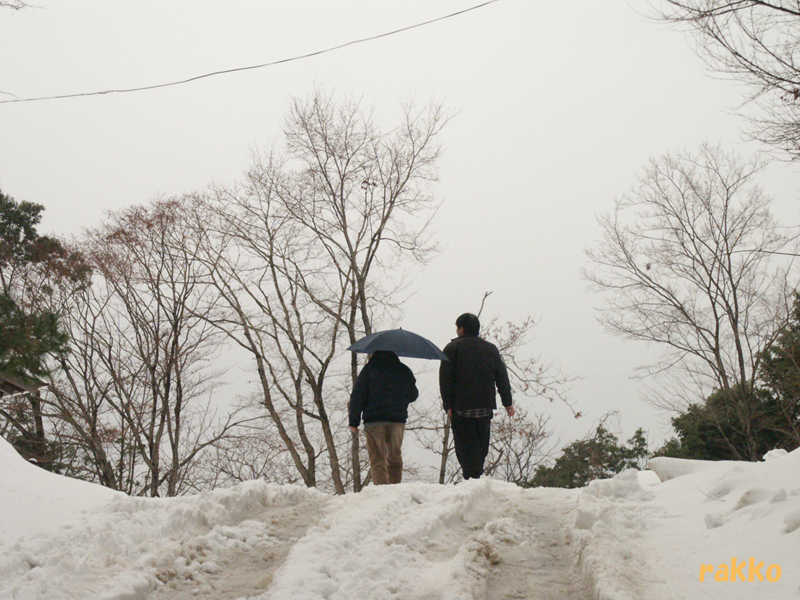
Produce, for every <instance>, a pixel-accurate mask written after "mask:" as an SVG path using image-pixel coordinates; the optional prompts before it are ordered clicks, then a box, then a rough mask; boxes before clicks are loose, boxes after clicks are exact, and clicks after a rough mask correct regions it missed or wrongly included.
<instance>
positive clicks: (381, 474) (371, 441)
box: [364, 423, 406, 485]
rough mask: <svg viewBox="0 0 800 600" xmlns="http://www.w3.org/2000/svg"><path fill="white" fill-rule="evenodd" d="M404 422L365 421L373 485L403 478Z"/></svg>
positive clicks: (395, 481) (396, 481)
mask: <svg viewBox="0 0 800 600" xmlns="http://www.w3.org/2000/svg"><path fill="white" fill-rule="evenodd" d="M405 429H406V424H405V423H374V424H373V423H367V424H365V425H364V431H365V432H366V435H367V453H368V454H369V464H370V466H371V467H372V482H373V483H374V484H375V485H384V484H386V483H400V481H401V480H402V479H403V433H404V432H405Z"/></svg>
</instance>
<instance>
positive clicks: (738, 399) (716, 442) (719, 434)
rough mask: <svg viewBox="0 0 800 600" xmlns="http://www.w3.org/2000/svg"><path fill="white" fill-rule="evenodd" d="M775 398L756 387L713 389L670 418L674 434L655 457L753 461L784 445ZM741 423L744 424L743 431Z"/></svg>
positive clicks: (784, 439)
mask: <svg viewBox="0 0 800 600" xmlns="http://www.w3.org/2000/svg"><path fill="white" fill-rule="evenodd" d="M781 420H782V419H781V414H780V410H779V408H778V403H777V401H776V399H775V397H774V396H773V395H772V394H770V393H769V392H768V391H767V390H763V389H759V388H756V389H755V390H754V392H753V393H752V394H748V393H744V392H743V391H742V390H741V389H738V388H737V389H734V390H731V391H730V392H727V393H726V392H723V391H719V390H718V391H715V392H714V393H712V394H711V395H710V396H709V397H708V398H706V400H705V402H703V404H691V405H690V406H689V407H688V408H687V409H686V410H685V411H683V412H682V413H680V414H679V415H678V416H676V417H674V418H673V419H672V426H673V428H674V429H675V432H676V433H677V437H675V438H673V439H671V440H669V441H668V442H667V443H666V444H665V445H664V446H662V447H661V448H659V449H658V450H657V451H656V452H655V456H671V457H675V458H693V459H699V460H747V459H749V458H752V459H753V460H757V459H759V458H760V457H761V456H763V455H764V454H765V453H766V452H768V451H769V450H772V449H773V448H788V446H787V441H788V439H787V437H786V436H785V435H784V434H783V433H782V432H781V429H782V427H781ZM742 423H747V424H748V431H744V430H743V428H742V425H741V424H742Z"/></svg>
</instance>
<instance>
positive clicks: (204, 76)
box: [0, 0, 500, 104]
mask: <svg viewBox="0 0 800 600" xmlns="http://www.w3.org/2000/svg"><path fill="white" fill-rule="evenodd" d="M497 2H500V0H486V1H485V2H481V3H479V4H474V5H472V6H469V7H467V8H463V9H461V10H457V11H455V12H451V13H448V14H446V15H441V16H439V17H434V18H432V19H427V20H425V21H420V22H418V23H414V24H413V25H406V26H405V27H400V28H398V29H393V30H391V31H386V32H384V33H379V34H376V35H371V36H368V37H363V38H359V39H355V40H350V41H349V42H344V43H341V44H336V45H335V46H329V47H327V48H322V49H319V50H313V51H311V52H306V53H304V54H298V55H297V56H291V57H288V58H280V59H277V60H272V61H269V62H265V63H260V64H257V65H247V66H242V67H231V68H229V69H220V70H218V71H211V72H208V73H202V74H200V75H194V76H192V77H187V78H185V79H179V80H176V81H167V82H163V83H153V84H149V85H143V86H139V87H129V88H116V89H108V90H97V91H91V92H75V93H69V94H54V95H52V96H34V97H28V98H16V97H15V98H10V99H4V100H0V104H13V103H21V102H41V101H44V100H65V99H68V98H83V97H86V96H104V95H106V94H127V93H130V92H143V91H147V90H155V89H158V88H165V87H171V86H176V85H185V84H187V83H192V82H194V81H199V80H200V79H207V78H209V77H217V76H219V75H226V74H229V73H238V72H240V71H250V70H254V69H264V68H266V67H272V66H275V65H280V64H284V63H289V62H295V61H298V60H303V59H306V58H311V57H314V56H320V55H321V54H327V53H328V52H334V51H336V50H341V49H342V48H347V47H348V46H355V45H357V44H363V43H366V42H371V41H375V40H378V39H381V38H385V37H389V36H392V35H397V34H398V33H404V32H406V31H411V30H412V29H418V28H420V27H424V26H426V25H431V24H433V23H438V22H439V21H444V20H446V19H452V18H453V17H458V16H460V15H463V14H466V13H468V12H472V11H475V10H478V9H481V8H485V7H487V6H489V5H490V4H495V3H497Z"/></svg>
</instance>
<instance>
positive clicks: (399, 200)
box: [196, 94, 444, 493]
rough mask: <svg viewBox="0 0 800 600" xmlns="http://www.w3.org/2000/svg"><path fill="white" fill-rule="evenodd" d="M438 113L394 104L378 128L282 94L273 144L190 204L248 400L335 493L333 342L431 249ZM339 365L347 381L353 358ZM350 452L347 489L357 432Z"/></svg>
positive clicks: (355, 113) (351, 107)
mask: <svg viewBox="0 0 800 600" xmlns="http://www.w3.org/2000/svg"><path fill="white" fill-rule="evenodd" d="M443 122H444V121H443V119H442V116H441V111H440V110H439V109H437V108H434V109H431V110H429V111H427V112H424V113H415V112H413V111H412V110H407V111H406V112H405V113H404V117H403V120H402V122H401V124H400V126H399V127H397V128H396V129H394V130H392V131H389V132H385V131H381V130H379V129H378V128H377V127H376V126H375V125H374V124H373V123H372V121H371V119H370V118H369V116H368V115H366V114H365V112H364V111H363V109H362V108H361V107H360V106H359V105H358V104H357V103H353V102H345V103H342V104H339V105H337V104H335V103H334V102H333V101H332V99H331V98H328V97H324V96H322V95H320V94H316V95H314V96H313V97H312V98H311V99H310V100H309V101H307V102H303V101H295V102H294V103H293V105H292V110H291V111H290V114H289V117H288V118H287V122H286V126H285V131H284V133H285V138H286V151H285V153H284V154H283V155H280V156H279V155H272V156H270V157H268V158H266V159H261V160H258V161H256V163H255V164H254V165H253V167H252V169H251V170H250V172H249V173H248V177H247V181H246V184H245V185H244V186H242V187H240V188H238V189H231V190H219V191H217V193H216V194H215V195H214V198H212V199H211V200H209V201H206V202H205V203H204V204H203V203H201V204H202V207H201V208H198V215H199V216H198V218H197V219H196V223H197V226H198V229H199V230H200V231H201V232H202V233H201V234H200V237H202V238H203V239H204V240H206V248H207V250H206V252H205V258H204V260H205V264H206V266H207V268H208V269H209V281H210V282H211V284H212V285H213V286H214V287H215V288H216V289H217V290H218V291H219V293H220V294H221V296H222V297H223V298H224V300H225V303H226V307H227V308H226V314H225V316H224V317H223V318H217V319H215V320H214V322H215V323H216V325H217V326H218V327H221V328H222V329H223V330H224V332H225V334H226V335H228V336H229V337H230V338H231V339H233V340H234V341H235V342H236V343H237V344H239V345H240V346H241V347H242V348H244V349H246V350H247V351H248V352H249V353H250V354H251V355H252V356H253V358H254V361H255V363H256V369H257V371H258V373H259V386H260V388H261V403H262V405H263V406H264V407H265V408H266V410H267V413H268V414H269V416H270V419H271V420H272V422H273V425H274V426H275V427H276V430H277V432H278V435H279V436H280V438H281V439H282V440H283V443H284V445H285V446H286V449H287V451H288V453H289V455H290V456H291V458H292V461H293V463H294V465H295V468H296V469H297V471H298V473H299V474H300V476H301V479H302V480H303V481H304V482H305V483H306V485H309V486H316V485H317V483H318V479H317V467H318V464H317V460H318V457H320V458H322V459H324V463H325V464H326V467H327V471H328V477H329V481H330V483H331V485H332V488H333V489H334V491H336V492H337V493H344V491H345V477H343V469H342V465H341V463H342V460H341V456H342V455H343V453H346V452H347V449H346V448H348V447H349V446H350V444H349V443H348V442H346V441H343V439H342V438H343V435H342V434H344V436H349V432H348V430H347V428H346V427H345V425H346V423H345V419H343V418H342V416H343V413H344V410H345V408H346V401H345V398H346V392H345V390H346V389H348V387H349V386H346V385H343V384H342V381H341V378H342V376H345V375H346V372H345V371H344V365H343V364H342V363H341V361H339V360H338V359H339V357H340V356H341V355H342V353H343V349H344V346H345V343H352V342H354V341H355V340H356V339H357V338H358V337H361V336H362V335H365V334H368V333H371V332H372V326H373V325H372V324H373V322H374V320H375V319H376V318H378V319H380V318H383V317H385V316H386V315H388V314H391V312H392V309H393V308H394V305H395V302H396V300H394V298H395V297H396V294H397V291H398V289H399V287H400V285H401V283H402V281H401V280H400V279H398V278H397V277H396V276H394V274H395V273H397V272H398V270H396V269H394V268H390V267H396V266H397V264H398V263H401V262H402V261H403V260H404V259H411V260H416V261H421V260H424V258H425V257H426V256H427V255H428V254H429V253H430V251H431V246H430V245H429V244H428V243H427V241H426V237H425V231H426V228H427V225H428V222H429V219H430V217H431V215H432V212H433V209H434V208H435V205H434V204H433V200H432V198H431V196H430V194H429V191H428V190H429V185H430V183H431V182H432V181H433V180H434V179H435V163H436V159H437V157H438V148H437V147H436V145H435V139H436V137H437V135H438V133H439V132H440V130H441V127H442V125H443ZM198 206H200V205H198ZM209 215H213V217H209ZM349 375H350V382H351V383H352V382H353V381H354V380H355V377H356V375H357V363H356V358H355V356H353V357H352V358H351V360H350V369H349ZM332 389H333V390H335V391H336V392H338V393H339V394H341V396H342V397H340V399H339V401H338V402H336V401H331V400H330V398H329V395H330V394H331V390H332ZM285 406H288V407H289V408H290V409H291V419H289V420H287V419H286V418H285V415H286V413H285V412H284V411H283V410H282V408H283V407H285ZM320 444H321V445H322V447H324V450H325V451H324V453H322V454H320V452H319V447H320ZM352 448H354V451H352V452H351V465H350V476H349V479H351V481H352V484H353V489H354V490H356V491H357V490H358V489H360V488H361V486H362V485H363V483H364V482H363V481H362V477H361V464H362V462H363V457H362V456H361V454H362V453H360V452H359V451H358V446H357V438H355V439H353V440H352Z"/></svg>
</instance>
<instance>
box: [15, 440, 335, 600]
mask: <svg viewBox="0 0 800 600" xmlns="http://www.w3.org/2000/svg"><path fill="white" fill-rule="evenodd" d="M9 448H10V447H9V445H8V444H7V443H5V442H3V441H0V471H2V473H3V480H2V482H0V518H2V521H1V523H2V527H3V531H4V532H5V531H11V532H14V533H15V534H18V535H9V536H8V537H6V535H4V536H3V538H2V541H0V598H14V599H15V600H33V599H40V598H41V599H44V598H47V599H48V600H58V599H61V598H65V599H66V598H97V599H100V600H140V599H142V600H143V599H145V598H147V597H148V595H149V594H150V593H151V592H152V591H153V590H154V589H156V587H158V586H159V583H161V584H164V583H167V582H169V581H170V580H173V579H185V580H191V581H193V582H194V583H195V584H196V587H197V588H198V589H201V588H202V584H203V581H204V578H205V577H206V576H208V575H211V574H214V573H215V572H216V571H218V570H219V568H220V567H219V565H218V564H216V563H215V557H217V556H219V555H220V554H221V553H224V551H226V550H231V549H234V550H236V549H241V550H242V551H254V552H259V551H261V552H266V551H267V550H268V549H269V547H270V546H271V544H273V543H276V542H279V543H283V542H285V540H284V539H280V540H275V539H274V536H272V535H271V534H272V532H273V530H274V529H275V528H276V524H275V523H272V522H271V521H270V520H269V519H265V518H263V516H264V513H265V512H269V509H274V508H275V507H277V506H294V505H297V504H300V503H302V502H304V501H307V500H309V499H312V500H318V499H322V498H325V496H324V495H323V494H321V493H319V492H316V491H314V490H308V489H306V488H303V487H298V486H275V485H268V484H266V483H264V482H261V481H252V482H248V483H245V484H241V485H239V486H236V487H234V488H230V489H222V490H216V491H214V492H210V493H205V494H198V495H196V496H191V497H185V498H168V499H167V498H165V499H159V498H131V497H127V496H125V495H124V494H118V493H115V492H111V491H109V490H107V489H105V488H102V487H99V486H95V485H92V484H88V483H85V482H81V481H76V480H72V479H68V478H66V477H61V476H58V475H53V474H51V473H47V472H44V471H41V470H40V469H37V468H36V467H34V466H32V465H29V464H27V463H26V462H25V461H24V460H22V459H21V458H20V457H19V456H18V455H16V453H15V452H14V451H13V449H10V450H9ZM89 512H91V514H88V513H89Z"/></svg>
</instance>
